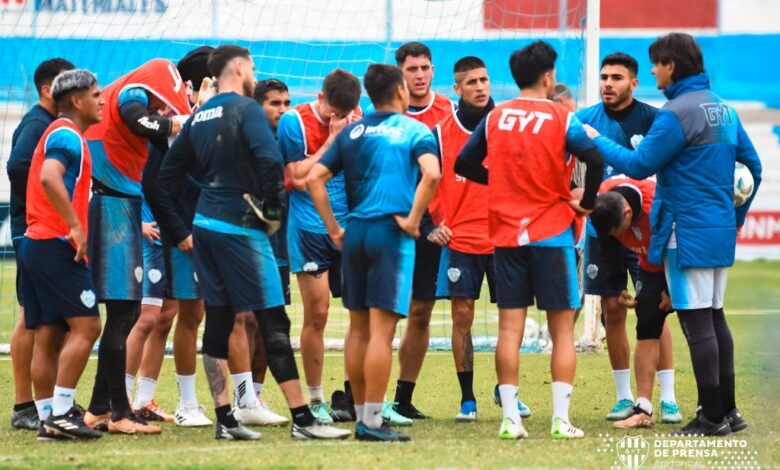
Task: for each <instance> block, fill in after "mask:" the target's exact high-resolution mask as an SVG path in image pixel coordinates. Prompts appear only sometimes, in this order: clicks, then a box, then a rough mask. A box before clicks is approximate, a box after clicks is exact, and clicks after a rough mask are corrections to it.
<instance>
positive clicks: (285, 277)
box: [277, 261, 341, 305]
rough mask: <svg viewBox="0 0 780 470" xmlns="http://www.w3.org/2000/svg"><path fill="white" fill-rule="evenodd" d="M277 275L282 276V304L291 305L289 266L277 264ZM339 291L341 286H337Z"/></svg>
mask: <svg viewBox="0 0 780 470" xmlns="http://www.w3.org/2000/svg"><path fill="white" fill-rule="evenodd" d="M277 264H278V261H277ZM279 277H281V278H282V293H284V304H285V305H291V304H292V296H291V295H290V267H289V266H279ZM339 291H341V287H339Z"/></svg>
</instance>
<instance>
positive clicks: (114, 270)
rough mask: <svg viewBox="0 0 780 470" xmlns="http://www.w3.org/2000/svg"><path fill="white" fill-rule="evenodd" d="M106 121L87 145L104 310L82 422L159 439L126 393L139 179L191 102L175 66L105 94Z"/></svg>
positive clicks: (139, 72) (156, 63)
mask: <svg viewBox="0 0 780 470" xmlns="http://www.w3.org/2000/svg"><path fill="white" fill-rule="evenodd" d="M103 98H104V99H105V101H106V112H105V116H104V119H103V121H102V122H101V123H100V124H98V125H96V126H93V127H91V128H90V129H89V131H87V133H86V135H85V137H86V138H87V142H88V144H89V146H90V151H91V153H92V156H93V158H94V172H93V180H94V181H93V186H92V191H93V193H94V196H93V197H92V199H91V200H90V225H91V226H92V230H91V231H90V237H91V238H90V244H89V249H90V253H89V260H90V269H91V271H92V276H93V279H94V281H95V287H96V289H97V292H96V294H97V299H98V301H100V302H103V303H105V305H106V324H105V325H104V328H103V336H102V338H101V341H100V348H99V351H98V370H97V374H96V376H95V387H94V389H93V391H92V401H91V403H90V405H89V409H88V413H87V414H86V416H85V418H84V421H85V422H86V423H87V424H89V425H90V426H93V427H101V428H107V429H108V431H109V432H115V433H122V434H135V433H155V434H156V433H159V432H160V428H159V427H157V426H152V425H147V424H145V422H144V421H143V420H142V419H135V417H134V415H133V414H132V412H131V407H130V403H129V401H128V398H127V393H126V387H125V376H124V370H125V365H126V361H127V358H126V347H125V343H126V340H127V336H128V334H129V333H130V330H131V329H132V327H133V324H134V323H135V321H136V318H137V317H138V313H139V310H140V306H141V299H142V282H143V273H144V270H143V254H142V235H141V194H142V190H141V172H142V170H143V167H144V165H145V164H146V161H147V157H148V155H149V147H148V144H149V140H150V139H167V138H168V137H172V136H175V135H176V134H178V132H179V129H180V128H181V124H180V123H179V121H177V120H175V119H170V118H167V117H163V116H161V115H160V114H159V111H160V110H167V109H170V110H171V111H172V112H173V113H174V114H178V115H181V114H188V113H189V110H190V105H189V101H188V100H187V95H186V91H185V87H184V84H183V83H182V80H181V77H180V76H179V72H178V71H177V70H176V67H175V66H174V65H173V64H172V63H171V62H169V61H167V60H163V59H153V60H151V61H149V62H147V63H145V64H144V65H142V66H140V67H138V68H137V69H135V70H133V71H132V72H130V73H128V74H126V75H124V76H122V77H120V78H119V79H117V80H116V81H114V82H113V83H111V84H110V85H108V86H107V87H106V88H105V89H104V90H103Z"/></svg>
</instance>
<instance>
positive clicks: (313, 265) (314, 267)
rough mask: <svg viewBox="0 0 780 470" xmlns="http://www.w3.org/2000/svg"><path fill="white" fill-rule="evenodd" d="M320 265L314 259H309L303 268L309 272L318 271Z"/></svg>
mask: <svg viewBox="0 0 780 470" xmlns="http://www.w3.org/2000/svg"><path fill="white" fill-rule="evenodd" d="M319 267H320V266H319V265H318V264H317V263H315V262H314V261H309V262H308V263H306V264H304V265H303V270H304V271H306V272H307V273H310V272H312V271H316V270H317V269H319Z"/></svg>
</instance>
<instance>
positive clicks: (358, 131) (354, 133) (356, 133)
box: [349, 124, 366, 140]
mask: <svg viewBox="0 0 780 470" xmlns="http://www.w3.org/2000/svg"><path fill="white" fill-rule="evenodd" d="M365 130H366V126H365V125H363V124H358V125H357V126H355V127H353V128H352V130H351V131H349V138H350V139H352V140H355V139H357V138H358V137H360V136H361V135H363V131H365Z"/></svg>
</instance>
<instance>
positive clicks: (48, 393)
mask: <svg viewBox="0 0 780 470" xmlns="http://www.w3.org/2000/svg"><path fill="white" fill-rule="evenodd" d="M51 97H52V99H53V101H54V103H56V105H57V109H58V110H59V118H58V119H57V120H55V121H54V122H52V123H51V124H50V125H49V127H47V128H46V131H45V132H44V134H43V136H42V137H41V139H40V141H39V143H38V146H37V147H36V149H35V154H34V155H33V159H32V161H31V163H30V174H29V180H28V183H27V199H26V200H27V203H28V204H27V232H26V233H25V237H26V238H25V239H24V240H23V241H22V243H21V247H20V256H19V258H20V261H21V263H20V264H21V267H22V277H23V286H24V300H25V312H24V313H25V316H26V318H25V325H26V326H27V328H31V329H34V330H35V348H34V351H33V360H32V377H33V384H34V386H35V394H36V403H39V404H40V405H41V406H39V417H40V419H41V420H42V423H41V429H40V430H39V431H38V438H39V439H40V440H48V439H50V438H52V437H56V436H64V437H67V438H71V439H94V438H98V437H100V436H101V433H100V431H97V430H93V429H90V428H89V427H88V426H87V425H86V424H84V421H83V415H82V414H81V411H80V410H79V409H78V408H77V407H76V406H75V396H76V385H77V384H78V381H79V378H80V377H81V373H82V372H83V371H84V366H86V364H87V360H88V359H89V354H90V352H91V351H92V346H93V345H94V344H95V340H97V338H98V336H99V335H100V314H99V313H98V309H97V304H96V301H95V287H94V284H93V282H92V278H91V276H90V273H89V269H88V268H87V264H86V259H85V257H86V254H87V235H88V230H87V209H88V204H89V184H90V176H91V173H92V161H91V158H90V153H89V148H88V147H87V143H86V141H85V140H84V137H83V132H84V131H85V130H86V129H87V128H88V127H89V126H90V125H92V124H95V123H97V122H100V120H101V114H102V108H103V104H104V101H103V99H102V98H101V96H100V88H99V87H98V84H97V79H96V78H95V76H94V75H93V74H92V73H90V72H89V71H87V70H83V69H78V70H68V71H65V72H63V73H61V74H60V75H58V76H57V78H55V79H54V82H53V83H52V85H51ZM66 332H67V336H66ZM63 339H64V343H63ZM61 344H62V350H61V351H60V348H59V345H61ZM51 369H55V370H56V371H57V378H56V381H55V383H54V387H53V388H52V387H51V386H52V384H51V382H50V378H49V376H50V375H51V374H50V370H51Z"/></svg>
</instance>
